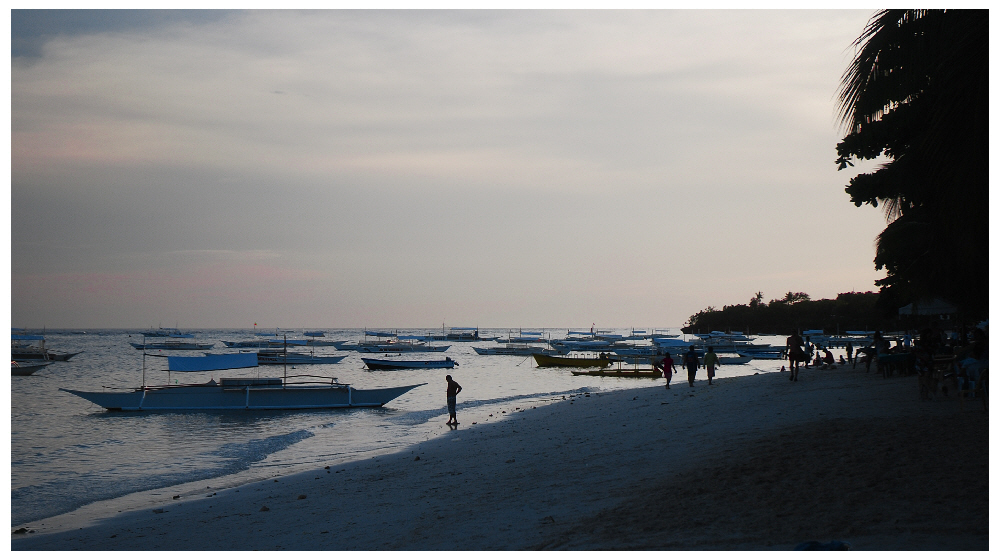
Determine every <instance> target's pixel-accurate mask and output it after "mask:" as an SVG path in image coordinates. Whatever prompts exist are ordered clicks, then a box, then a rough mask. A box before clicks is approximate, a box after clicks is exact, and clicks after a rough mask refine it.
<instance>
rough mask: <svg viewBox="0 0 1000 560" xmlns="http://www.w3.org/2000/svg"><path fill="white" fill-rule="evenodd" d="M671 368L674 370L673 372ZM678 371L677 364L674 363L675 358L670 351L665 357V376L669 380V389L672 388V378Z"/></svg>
mask: <svg viewBox="0 0 1000 560" xmlns="http://www.w3.org/2000/svg"><path fill="white" fill-rule="evenodd" d="M671 370H673V372H672V373H671ZM674 373H677V366H675V365H674V359H673V358H671V357H670V352H667V355H666V356H664V357H663V377H664V378H665V379H666V380H667V389H669V388H670V379H671V378H673V374H674Z"/></svg>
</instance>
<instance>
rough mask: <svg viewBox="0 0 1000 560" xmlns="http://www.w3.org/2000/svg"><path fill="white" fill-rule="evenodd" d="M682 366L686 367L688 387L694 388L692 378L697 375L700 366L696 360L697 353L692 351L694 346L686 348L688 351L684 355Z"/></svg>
mask: <svg viewBox="0 0 1000 560" xmlns="http://www.w3.org/2000/svg"><path fill="white" fill-rule="evenodd" d="M684 365H685V366H687V370H688V385H690V386H691V387H694V376H695V375H696V374H697V373H698V366H700V365H701V363H700V361H699V360H698V353H697V352H695V351H694V345H693V344H692V345H691V346H689V347H688V351H687V353H686V354H684Z"/></svg>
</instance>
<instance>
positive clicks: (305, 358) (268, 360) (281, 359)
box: [257, 350, 346, 366]
mask: <svg viewBox="0 0 1000 560" xmlns="http://www.w3.org/2000/svg"><path fill="white" fill-rule="evenodd" d="M345 357H346V356H323V355H316V354H312V353H309V354H306V353H303V352H282V351H280V350H271V351H268V350H262V351H260V352H257V363H258V364H260V365H272V366H280V365H283V364H290V365H295V366H298V365H302V364H339V363H340V361H341V360H343V359H344V358H345Z"/></svg>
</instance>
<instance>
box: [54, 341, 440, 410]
mask: <svg viewBox="0 0 1000 560" xmlns="http://www.w3.org/2000/svg"><path fill="white" fill-rule="evenodd" d="M167 364H168V366H167V367H168V371H170V372H202V371H217V370H228V369H241V368H251V367H257V354H252V353H243V354H216V355H209V356H191V357H188V356H169V357H167ZM290 377H291V378H305V379H306V380H305V381H291V380H289V378H290ZM420 385H423V383H420V384H417V385H406V386H403V387H387V388H383V389H355V388H353V387H351V386H350V385H349V384H346V383H339V382H338V381H337V379H336V378H334V377H317V376H312V375H294V376H288V375H286V376H284V377H228V378H227V377H223V378H221V379H219V381H215V379H212V380H210V381H208V382H207V383H196V384H184V385H161V386H149V385H146V384H145V368H144V369H143V385H142V386H141V387H139V388H136V389H130V390H126V391H76V390H71V389H62V388H60V389H59V390H60V391H65V392H67V393H70V394H73V395H76V396H78V397H80V398H82V399H86V400H88V401H90V402H92V403H94V404H96V405H98V406H101V407H103V408H106V409H108V410H113V411H148V412H162V411H173V410H304V409H317V408H355V407H380V406H383V405H384V404H386V403H388V402H389V401H391V400H393V399H395V398H397V397H399V396H400V395H402V394H403V393H406V392H407V391H409V390H410V389H413V388H415V387H419V386H420Z"/></svg>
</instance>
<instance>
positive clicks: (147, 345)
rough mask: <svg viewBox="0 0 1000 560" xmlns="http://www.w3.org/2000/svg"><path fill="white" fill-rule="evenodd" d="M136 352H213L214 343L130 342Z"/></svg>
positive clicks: (177, 341) (176, 341)
mask: <svg viewBox="0 0 1000 560" xmlns="http://www.w3.org/2000/svg"><path fill="white" fill-rule="evenodd" d="M129 344H131V345H132V347H133V348H135V349H136V350H211V349H212V347H213V346H215V343H214V342H181V341H180V340H165V341H163V342H143V343H141V344H140V343H136V342H129Z"/></svg>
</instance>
